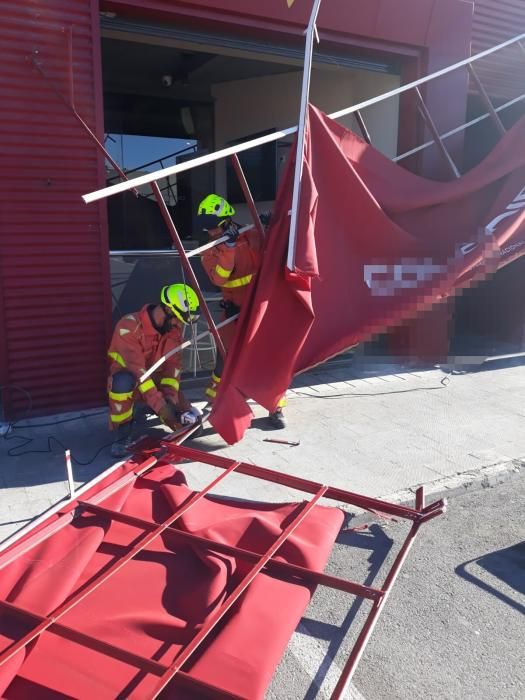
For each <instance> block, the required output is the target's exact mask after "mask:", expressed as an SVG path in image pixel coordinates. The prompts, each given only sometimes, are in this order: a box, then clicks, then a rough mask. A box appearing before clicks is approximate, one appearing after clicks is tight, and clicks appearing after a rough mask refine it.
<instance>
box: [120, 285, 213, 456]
mask: <svg viewBox="0 0 525 700" xmlns="http://www.w3.org/2000/svg"><path fill="white" fill-rule="evenodd" d="M198 317H199V299H198V297H197V295H196V293H195V292H194V290H193V289H192V288H191V287H189V286H188V285H185V284H172V285H169V286H167V287H163V288H162V289H161V292H160V303H159V304H156V305H155V304H149V305H146V306H144V307H143V308H142V309H141V310H140V311H137V312H134V313H130V314H126V315H125V316H124V317H123V318H121V319H120V321H119V322H118V323H117V325H116V327H115V330H114V332H113V337H112V339H111V344H110V347H109V350H108V356H109V360H110V366H109V379H108V395H109V421H110V426H111V428H112V429H113V430H116V431H117V439H116V441H115V442H114V443H113V445H112V449H111V454H112V455H113V456H114V457H123V456H125V455H126V453H127V451H128V448H129V445H130V444H131V442H132V428H133V409H134V406H135V403H136V400H137V399H139V400H143V401H145V402H146V404H147V405H148V406H149V408H151V409H152V411H154V412H155V413H156V414H157V415H158V416H159V418H160V419H161V420H162V422H163V423H164V424H165V425H167V426H168V427H169V428H171V429H172V430H178V429H180V428H181V427H183V426H188V425H193V424H195V423H197V422H199V421H200V420H201V417H202V414H201V412H200V410H199V409H198V408H197V407H194V406H192V405H191V403H189V401H187V400H186V399H185V398H184V395H183V394H182V392H181V391H180V389H179V387H180V375H181V370H182V353H179V352H177V353H175V354H173V355H172V356H171V357H169V358H168V359H167V360H166V361H165V362H164V364H163V365H161V366H160V367H159V369H158V371H157V372H155V373H154V374H153V375H152V376H150V377H149V378H148V379H146V380H145V381H143V382H141V381H140V377H141V376H142V375H143V374H144V373H145V372H146V371H147V370H148V369H149V368H150V367H151V366H152V365H154V364H155V362H157V360H159V359H160V358H161V357H163V356H164V355H165V354H166V353H168V352H169V351H170V350H173V349H174V348H176V347H178V346H179V345H181V344H182V343H183V329H184V326H186V325H188V324H191V323H194V322H195V321H196V320H197V319H198Z"/></svg>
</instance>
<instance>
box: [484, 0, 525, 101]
mask: <svg viewBox="0 0 525 700" xmlns="http://www.w3.org/2000/svg"><path fill="white" fill-rule="evenodd" d="M523 33H525V2H524V0H475V5H474V23H473V29H472V52H473V53H478V52H479V51H483V50H484V49H488V48H490V47H491V46H495V45H496V44H500V43H502V42H504V41H506V40H507V39H511V38H512V37H514V36H517V35H518V34H523ZM476 70H477V72H478V75H479V77H480V79H481V81H482V83H483V84H484V86H485V88H486V89H487V91H488V92H489V94H490V95H491V96H492V97H495V98H499V99H502V100H509V99H512V98H513V97H517V96H518V95H522V94H524V93H525V53H523V52H522V51H521V49H520V48H519V47H518V46H516V47H514V48H512V49H506V50H505V51H504V52H502V53H498V54H497V55H496V56H494V57H490V58H487V59H484V60H483V61H480V62H479V63H478V64H477V67H476ZM473 90H475V87H474V86H473Z"/></svg>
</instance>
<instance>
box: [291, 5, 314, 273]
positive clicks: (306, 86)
mask: <svg viewBox="0 0 525 700" xmlns="http://www.w3.org/2000/svg"><path fill="white" fill-rule="evenodd" d="M320 6H321V0H314V4H313V7H312V13H311V15H310V21H309V22H308V29H307V31H306V41H305V48H304V66H303V84H302V88H301V106H300V112H299V127H298V136H297V151H296V154H295V173H294V179H293V194H292V218H291V220H290V233H289V236H288V256H287V259H286V266H287V267H288V269H289V270H292V271H293V269H294V267H295V241H296V238H297V214H298V209H299V199H300V196H301V180H302V176H303V155H304V142H305V136H306V133H305V132H306V114H307V110H308V102H309V98H310V81H311V78H312V56H313V52H314V34H315V32H314V27H315V23H316V21H317V15H318V14H319V8H320Z"/></svg>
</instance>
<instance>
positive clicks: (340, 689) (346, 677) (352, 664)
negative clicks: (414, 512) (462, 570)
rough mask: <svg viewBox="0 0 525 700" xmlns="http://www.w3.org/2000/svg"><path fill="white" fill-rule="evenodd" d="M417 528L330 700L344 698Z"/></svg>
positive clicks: (400, 554)
mask: <svg viewBox="0 0 525 700" xmlns="http://www.w3.org/2000/svg"><path fill="white" fill-rule="evenodd" d="M419 527H420V523H413V525H412V526H411V528H410V530H409V533H408V535H407V537H406V539H405V541H404V542H403V545H402V546H401V549H400V550H399V552H398V554H397V557H396V558H395V561H394V563H393V564H392V567H391V568H390V571H389V572H388V575H387V577H386V579H385V583H384V586H383V596H382V597H381V599H380V600H376V601H374V602H373V604H372V609H371V610H370V612H369V614H368V616H367V618H366V620H365V622H364V624H363V627H362V629H361V632H360V633H359V636H358V638H357V640H356V642H355V644H354V647H353V649H352V651H351V652H350V656H349V657H348V659H347V661H346V663H345V665H344V667H343V670H342V672H341V675H340V677H339V680H338V682H337V685H336V687H335V689H334V692H333V693H332V695H331V696H330V698H331V700H340V698H343V697H344V696H345V694H346V692H347V690H348V686H349V685H350V681H351V680H352V676H353V675H354V673H355V670H356V668H357V665H358V663H359V661H360V660H361V657H362V655H363V653H364V651H365V647H366V645H367V643H368V640H369V639H370V636H371V634H372V632H373V631H374V627H375V626H376V623H377V620H378V619H379V615H380V614H381V611H382V609H383V607H384V605H385V603H386V601H387V599H388V596H389V595H390V592H391V591H392V587H393V585H394V583H395V581H396V578H397V575H398V574H399V571H400V569H401V567H402V566H403V564H404V562H405V559H406V558H407V556H408V553H409V551H410V548H411V547H412V545H413V544H414V540H415V538H416V535H417V533H418V530H419Z"/></svg>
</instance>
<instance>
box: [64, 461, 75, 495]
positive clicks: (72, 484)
mask: <svg viewBox="0 0 525 700" xmlns="http://www.w3.org/2000/svg"><path fill="white" fill-rule="evenodd" d="M64 456H65V459H66V474H67V483H68V486H69V498H71V499H73V498H75V481H74V479H73V466H72V464H71V450H66V451H65V454H64Z"/></svg>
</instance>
